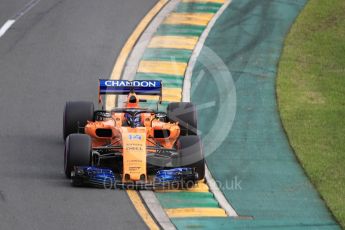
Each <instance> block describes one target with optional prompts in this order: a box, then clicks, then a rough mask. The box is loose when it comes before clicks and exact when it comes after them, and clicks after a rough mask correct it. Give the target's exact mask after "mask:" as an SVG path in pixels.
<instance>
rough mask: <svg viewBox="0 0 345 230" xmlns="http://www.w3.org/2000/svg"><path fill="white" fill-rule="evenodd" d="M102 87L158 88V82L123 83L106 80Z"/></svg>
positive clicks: (121, 81) (122, 81)
mask: <svg viewBox="0 0 345 230" xmlns="http://www.w3.org/2000/svg"><path fill="white" fill-rule="evenodd" d="M104 85H105V86H107V87H143V88H145V87H153V88H156V87H160V86H161V85H160V81H124V80H106V81H104Z"/></svg>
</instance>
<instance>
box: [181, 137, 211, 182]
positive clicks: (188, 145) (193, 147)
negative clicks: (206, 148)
mask: <svg viewBox="0 0 345 230" xmlns="http://www.w3.org/2000/svg"><path fill="white" fill-rule="evenodd" d="M177 145H178V150H179V153H180V156H179V166H180V167H188V168H195V171H196V172H197V173H198V180H202V179H204V177H205V158H204V152H203V146H202V142H201V139H200V137H199V136H186V137H180V139H179V141H178V143H177Z"/></svg>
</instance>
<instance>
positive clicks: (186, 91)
mask: <svg viewBox="0 0 345 230" xmlns="http://www.w3.org/2000/svg"><path fill="white" fill-rule="evenodd" d="M231 1H232V0H228V1H226V2H225V3H224V5H223V6H222V7H221V8H220V9H219V10H218V11H217V13H216V14H215V15H214V16H213V18H212V19H211V21H210V22H209V23H208V25H207V27H206V28H205V30H204V32H203V33H202V34H201V36H200V38H199V40H198V43H197V45H196V46H195V49H194V50H193V53H192V56H191V58H190V59H189V62H188V66H187V70H186V73H185V77H184V81H183V97H182V100H183V101H184V102H190V92H191V79H192V74H193V69H194V66H195V63H196V60H197V58H198V57H199V55H200V52H201V49H202V48H203V46H204V44H205V41H206V38H207V37H208V34H209V33H210V31H211V29H212V27H213V26H214V24H215V23H216V21H217V19H218V18H219V17H220V16H221V15H222V14H223V12H224V11H225V9H226V8H227V7H228V6H229V5H230V3H231ZM205 170H206V171H205V178H206V182H207V184H208V186H209V187H210V190H211V192H212V193H213V194H214V197H215V198H216V200H217V201H218V203H219V205H220V206H221V207H222V208H223V209H224V210H225V212H226V213H227V214H228V215H229V216H232V217H238V214H237V212H236V211H235V209H234V208H233V207H232V206H231V205H230V203H229V202H228V200H227V199H226V198H225V196H224V194H223V192H222V191H221V190H220V189H219V187H218V185H217V183H216V181H215V180H214V178H213V177H212V174H211V172H210V171H209V169H208V167H207V166H206V167H205Z"/></svg>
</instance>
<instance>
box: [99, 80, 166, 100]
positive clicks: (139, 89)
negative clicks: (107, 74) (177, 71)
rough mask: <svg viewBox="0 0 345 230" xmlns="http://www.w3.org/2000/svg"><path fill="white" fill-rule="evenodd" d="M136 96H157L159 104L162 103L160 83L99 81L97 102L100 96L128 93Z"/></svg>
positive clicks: (152, 81)
mask: <svg viewBox="0 0 345 230" xmlns="http://www.w3.org/2000/svg"><path fill="white" fill-rule="evenodd" d="M133 92H134V93H136V94H137V95H153V96H159V102H161V101H162V82H161V81H157V80H147V81H145V80H133V81H127V80H105V79H100V80H99V90H98V96H99V102H100V103H101V102H102V100H101V96H102V95H106V94H113V95H128V94H129V93H133Z"/></svg>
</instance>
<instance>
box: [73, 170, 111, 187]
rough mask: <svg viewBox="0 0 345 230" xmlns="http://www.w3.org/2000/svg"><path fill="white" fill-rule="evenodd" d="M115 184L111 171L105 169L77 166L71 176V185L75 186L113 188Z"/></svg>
mask: <svg viewBox="0 0 345 230" xmlns="http://www.w3.org/2000/svg"><path fill="white" fill-rule="evenodd" d="M115 182H116V180H115V175H114V173H113V171H112V170H110V169H105V168H97V167H91V166H78V167H75V168H74V173H73V174H72V183H73V185H75V186H93V187H100V188H113V187H114V185H115Z"/></svg>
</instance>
